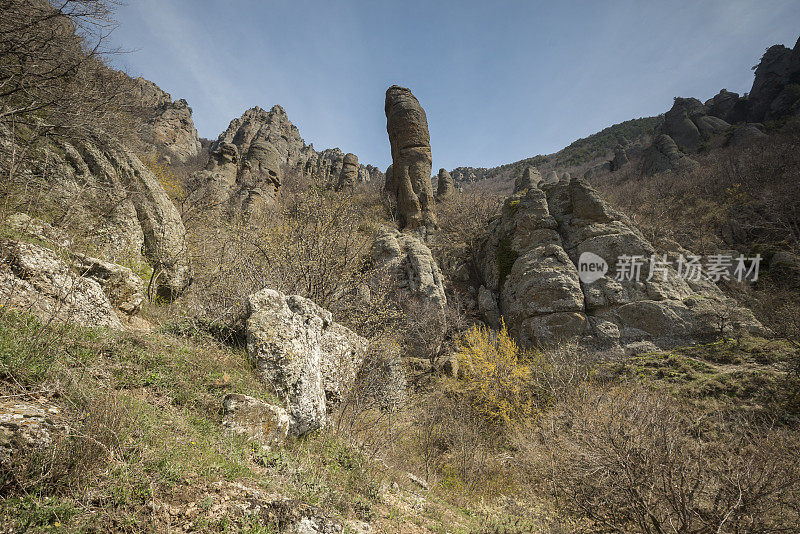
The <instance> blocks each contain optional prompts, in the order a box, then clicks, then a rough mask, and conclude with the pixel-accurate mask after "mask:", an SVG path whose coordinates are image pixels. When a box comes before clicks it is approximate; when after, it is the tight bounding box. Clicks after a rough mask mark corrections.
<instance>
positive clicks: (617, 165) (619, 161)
mask: <svg viewBox="0 0 800 534" xmlns="http://www.w3.org/2000/svg"><path fill="white" fill-rule="evenodd" d="M628 161H629V160H628V153H627V152H626V150H625V147H624V146H622V145H617V146H616V148H614V159H613V160H611V170H612V171H618V170H620V169H621V168H622V167H624V166H625V165H627V164H628Z"/></svg>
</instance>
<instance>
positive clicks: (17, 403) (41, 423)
mask: <svg viewBox="0 0 800 534" xmlns="http://www.w3.org/2000/svg"><path fill="white" fill-rule="evenodd" d="M66 429H67V427H66V425H65V424H64V423H63V422H62V421H61V409H60V408H59V407H58V406H56V405H55V404H53V403H51V402H49V401H48V400H46V399H44V398H40V399H33V398H31V399H13V398H12V399H3V400H0V461H4V460H6V459H8V458H10V457H12V456H13V455H14V454H15V453H16V452H18V451H19V450H20V449H22V448H23V447H31V448H35V449H46V448H47V447H49V446H50V445H52V443H53V437H54V435H55V434H57V433H58V432H62V431H65V430H66Z"/></svg>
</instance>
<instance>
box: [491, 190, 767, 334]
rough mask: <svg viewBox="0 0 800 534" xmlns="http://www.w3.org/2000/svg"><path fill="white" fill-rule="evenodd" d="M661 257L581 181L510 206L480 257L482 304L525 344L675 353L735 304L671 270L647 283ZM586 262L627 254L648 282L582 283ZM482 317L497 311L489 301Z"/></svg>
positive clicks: (748, 321) (753, 325)
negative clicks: (645, 345) (672, 349)
mask: <svg viewBox="0 0 800 534" xmlns="http://www.w3.org/2000/svg"><path fill="white" fill-rule="evenodd" d="M657 252H661V251H657V250H656V248H655V247H654V246H653V245H652V244H651V243H649V242H648V241H647V240H646V239H645V238H644V237H643V236H642V234H641V233H639V232H638V231H637V230H636V229H635V228H633V226H632V225H631V224H630V222H629V221H628V220H627V219H626V218H625V217H624V216H623V215H622V214H620V213H618V212H616V211H614V210H613V209H611V208H610V207H609V206H608V205H607V204H606V203H605V202H604V201H603V200H602V199H601V197H600V195H599V194H598V193H597V191H595V190H594V189H592V188H591V187H590V186H589V184H588V183H587V182H586V181H584V180H579V179H575V178H573V179H572V180H571V181H570V182H569V183H563V182H560V183H558V184H554V185H550V186H544V187H543V188H542V189H540V188H534V189H529V190H528V191H527V192H525V193H519V194H517V195H514V196H512V197H510V198H509V199H508V200H507V201H506V203H505V205H504V207H503V212H502V216H501V217H500V218H499V219H497V220H495V221H494V222H493V223H492V225H491V227H490V234H489V238H488V239H487V241H486V242H485V243H484V244H483V246H482V248H481V251H480V254H479V257H478V264H479V268H480V270H481V273H482V279H483V283H484V285H485V291H483V292H482V293H483V296H484V299H486V298H489V296H495V295H496V296H497V306H498V309H499V311H500V313H501V314H502V316H503V318H504V320H505V322H506V324H507V326H508V327H509V329H510V331H511V332H512V333H513V334H514V336H515V337H516V338H517V339H518V340H519V341H520V342H521V343H524V344H526V345H548V344H553V343H557V342H559V341H562V340H565V339H578V340H582V341H584V342H587V343H593V344H597V345H601V346H616V345H626V344H628V343H633V342H637V341H650V342H653V343H656V344H658V345H660V346H671V345H674V344H677V343H688V342H691V341H692V340H695V339H702V338H703V337H704V336H706V335H709V332H711V331H713V318H712V317H713V316H714V314H715V313H716V312H719V310H721V309H725V308H727V307H729V306H731V304H730V303H729V302H728V301H726V299H725V298H724V296H723V294H722V292H721V291H720V290H719V289H717V287H716V286H715V285H714V284H713V283H711V282H708V281H705V280H698V281H686V280H684V279H682V278H680V277H678V276H677V273H676V272H675V271H674V269H673V270H669V269H667V271H668V273H667V276H666V278H665V279H662V277H660V276H656V277H654V278H652V279H651V280H646V278H647V276H648V268H649V262H650V258H651V256H652V255H653V254H656V253H657ZM665 253H668V252H665ZM583 254H589V255H590V256H589V257H593V258H595V259H597V258H599V261H604V262H606V265H607V266H610V268H611V269H613V268H614V267H615V266H616V265H617V264H618V260H619V259H620V258H621V257H622V256H624V255H628V256H635V255H637V256H642V257H643V258H644V265H643V267H642V271H641V272H642V273H643V274H644V276H643V277H641V278H640V279H639V281H636V280H635V279H630V280H629V279H625V278H621V279H617V277H616V276H614V273H610V274H609V275H608V276H600V277H599V278H597V279H595V280H592V281H590V282H588V281H587V282H584V281H582V280H581V277H580V276H579V271H578V263H579V258H580V257H581V256H582V255H583ZM671 257H672V258H673V259H674V257H675V256H671ZM670 269H671V267H670ZM659 272H660V271H659ZM481 308H482V309H484V310H492V308H493V307H492V305H491V303H488V302H487V303H484V304H482V305H481ZM736 312H737V313H738V314H739V316H740V322H741V324H743V325H744V326H746V327H747V328H749V329H750V330H751V332H754V333H763V329H762V328H761V325H760V324H759V323H758V322H757V321H756V320H755V319H754V318H753V316H752V314H751V313H750V312H749V311H747V310H745V309H742V308H738V307H736ZM491 320H492V321H494V319H493V318H492V319H491Z"/></svg>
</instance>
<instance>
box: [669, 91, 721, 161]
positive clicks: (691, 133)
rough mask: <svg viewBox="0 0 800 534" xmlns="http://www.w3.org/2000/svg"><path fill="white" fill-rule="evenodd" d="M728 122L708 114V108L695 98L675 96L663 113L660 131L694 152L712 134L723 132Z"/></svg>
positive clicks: (680, 145)
mask: <svg viewBox="0 0 800 534" xmlns="http://www.w3.org/2000/svg"><path fill="white" fill-rule="evenodd" d="M728 128H730V124H728V123H727V122H725V121H724V120H722V119H720V118H719V117H715V116H713V115H709V110H708V108H707V107H706V106H705V105H704V104H703V103H702V102H700V101H699V100H697V99H696V98H676V99H675V102H674V104H673V105H672V109H670V110H669V111H668V112H667V113H666V114H665V115H664V125H663V126H662V127H661V131H662V133H664V134H666V135H668V136H670V137H672V139H673V141H675V143H676V144H677V145H678V146H679V147H682V148H684V149H685V150H688V151H690V152H696V151H697V150H698V149H699V148H700V145H701V144H702V143H703V142H704V141H706V140H708V139H709V138H710V137H711V136H713V135H718V134H722V133H725V132H726V131H727V130H728Z"/></svg>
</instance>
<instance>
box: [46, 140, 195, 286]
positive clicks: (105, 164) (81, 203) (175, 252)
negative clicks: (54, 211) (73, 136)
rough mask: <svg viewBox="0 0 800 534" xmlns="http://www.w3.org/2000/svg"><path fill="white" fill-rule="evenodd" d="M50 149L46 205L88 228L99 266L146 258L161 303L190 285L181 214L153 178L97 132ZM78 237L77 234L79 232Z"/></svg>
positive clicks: (124, 150) (117, 144)
mask: <svg viewBox="0 0 800 534" xmlns="http://www.w3.org/2000/svg"><path fill="white" fill-rule="evenodd" d="M54 143H55V144H54V146H52V147H48V148H47V149H46V150H47V153H48V155H47V158H43V159H47V160H48V161H49V166H50V169H51V170H50V171H49V172H48V175H49V176H52V177H53V179H52V181H51V182H50V184H49V185H50V194H49V199H50V200H51V201H53V202H55V203H57V204H58V205H59V206H60V207H62V208H63V209H64V210H65V211H68V212H69V213H70V214H72V217H71V218H70V219H69V220H77V221H80V224H81V225H85V224H87V223H88V224H91V225H92V227H93V228H94V229H95V230H94V232H93V241H94V245H95V247H96V249H97V250H98V251H99V252H98V253H97V256H99V257H101V259H103V260H108V261H112V262H113V261H115V260H116V258H117V257H131V256H133V257H135V256H137V255H139V254H140V253H143V256H144V258H145V259H146V260H147V262H148V263H149V264H150V265H151V266H152V267H153V270H154V272H155V273H156V276H155V279H154V284H155V285H154V289H155V290H156V291H157V293H158V295H159V296H161V297H162V298H165V299H172V298H174V297H176V296H177V295H179V294H180V293H181V292H182V291H183V290H184V289H185V288H186V286H187V285H188V284H189V282H190V281H191V273H190V269H189V258H188V254H187V252H186V230H185V228H184V226H183V221H182V220H181V217H180V214H179V213H178V210H177V209H176V207H175V205H174V204H173V203H172V200H170V198H169V197H168V196H167V193H166V192H165V191H164V188H163V186H162V185H161V183H160V182H159V181H158V179H157V178H156V177H155V176H154V175H153V173H152V172H151V171H150V170H149V169H148V168H147V167H146V166H145V165H143V164H142V162H141V161H140V160H139V158H138V157H136V156H135V155H134V154H133V153H131V151H130V150H128V149H127V148H126V147H125V146H123V145H122V144H121V143H120V142H119V141H117V140H116V139H114V138H111V137H109V136H107V135H105V134H103V133H101V132H95V133H94V134H93V135H91V136H87V138H86V139H84V140H82V141H80V142H76V141H69V140H66V139H57V140H56V141H55V142H54ZM78 231H80V228H79V229H78Z"/></svg>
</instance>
